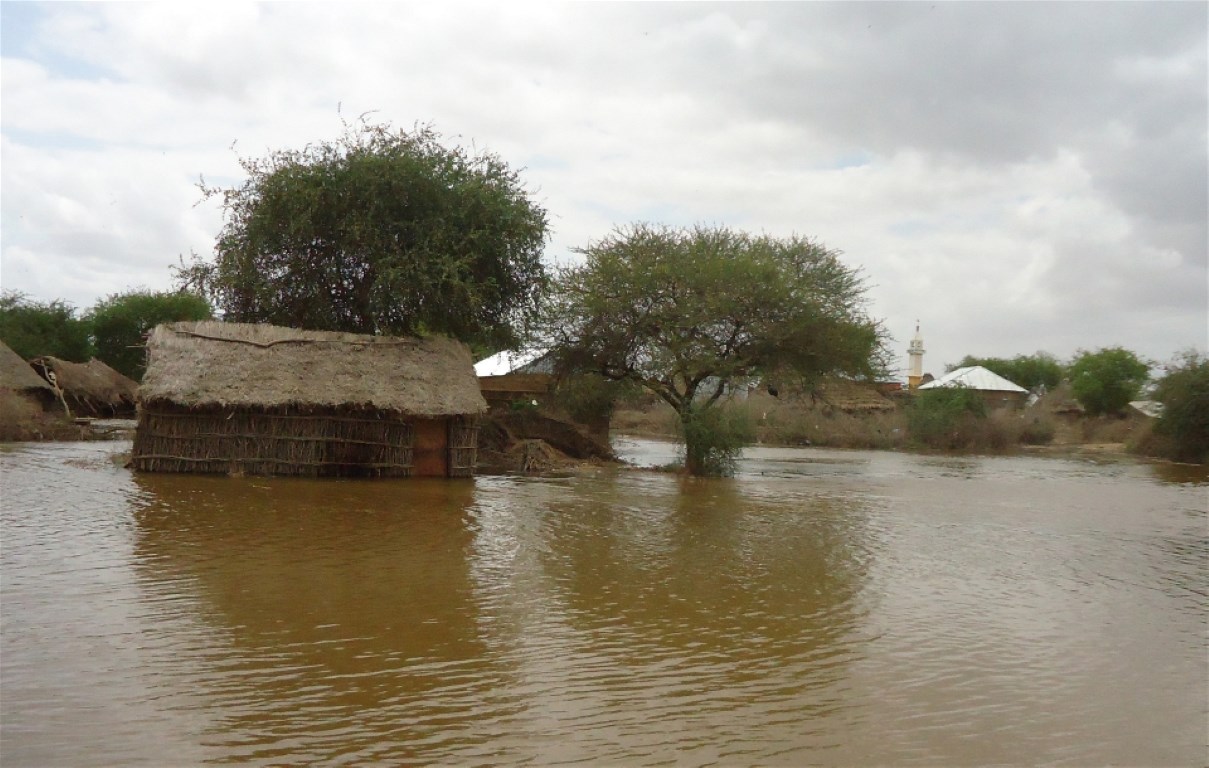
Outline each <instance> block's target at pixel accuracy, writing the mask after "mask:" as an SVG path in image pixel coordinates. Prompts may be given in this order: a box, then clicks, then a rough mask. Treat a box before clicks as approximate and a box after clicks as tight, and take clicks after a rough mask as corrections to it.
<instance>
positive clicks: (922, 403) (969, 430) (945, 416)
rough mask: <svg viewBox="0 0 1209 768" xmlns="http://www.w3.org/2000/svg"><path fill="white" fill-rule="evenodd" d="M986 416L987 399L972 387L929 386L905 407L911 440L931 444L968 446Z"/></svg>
mask: <svg viewBox="0 0 1209 768" xmlns="http://www.w3.org/2000/svg"><path fill="white" fill-rule="evenodd" d="M986 416H987V406H986V401H984V400H983V399H982V397H981V396H980V395H979V394H978V393H977V392H975V391H974V390H972V389H966V388H964V387H945V388H942V389H929V390H925V391H923V392H919V393H918V394H917V395H916V397H915V400H914V402H912V403H911V405H910V407H909V408H908V409H907V430H908V432H909V434H910V435H911V439H912V440H913V441H914V442H917V443H920V444H922V445H926V446H928V447H930V448H948V449H956V448H970V447H974V444H975V443H976V442H977V439H976V433H977V432H979V431H980V430H979V426H980V422H984V421H986Z"/></svg>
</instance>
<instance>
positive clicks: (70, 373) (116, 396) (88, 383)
mask: <svg viewBox="0 0 1209 768" xmlns="http://www.w3.org/2000/svg"><path fill="white" fill-rule="evenodd" d="M29 364H30V366H31V367H32V369H33V370H34V371H37V372H38V373H39V374H41V375H42V377H47V376H48V374H49V373H52V372H53V373H54V375H55V382H56V383H57V384H58V385H59V388H60V389H62V390H63V393H64V394H66V395H67V396H68V397H69V398H71V399H72V400H73V401H74V402H75V404H76V405H77V406H80V407H83V408H85V409H86V410H89V411H93V412H95V413H97V414H104V413H119V412H122V411H133V410H134V402H135V396H136V394H137V393H138V388H139V385H138V382H136V381H134V380H133V379H129V378H126V377H125V376H123V375H122V374H120V373H118V372H117V371H115V370H114V369H112V368H110V367H109V366H108V365H106V364H105V363H103V362H101V361H100V360H97V359H96V358H93V359H92V360H89V361H88V362H87V363H72V362H68V361H67V360H60V359H59V358H57V357H50V356H45V357H35V358H34V359H33V360H30V361H29Z"/></svg>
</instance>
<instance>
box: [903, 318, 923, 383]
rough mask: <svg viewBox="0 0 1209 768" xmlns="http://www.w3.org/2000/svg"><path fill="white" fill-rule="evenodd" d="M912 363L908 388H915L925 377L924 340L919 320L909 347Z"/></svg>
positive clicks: (908, 374) (908, 372)
mask: <svg viewBox="0 0 1209 768" xmlns="http://www.w3.org/2000/svg"><path fill="white" fill-rule="evenodd" d="M907 357H908V358H909V359H910V361H911V362H910V364H909V365H908V367H907V389H915V388H916V387H918V386H919V382H920V380H921V379H922V378H923V377H924V340H923V337H922V336H920V335H919V321H918V320H916V321H915V338H913V339H911V344H910V345H909V346H908V347H907Z"/></svg>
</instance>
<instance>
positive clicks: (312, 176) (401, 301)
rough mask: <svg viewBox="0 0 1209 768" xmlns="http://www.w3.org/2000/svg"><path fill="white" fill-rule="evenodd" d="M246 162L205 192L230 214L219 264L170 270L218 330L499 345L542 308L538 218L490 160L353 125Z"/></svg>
mask: <svg viewBox="0 0 1209 768" xmlns="http://www.w3.org/2000/svg"><path fill="white" fill-rule="evenodd" d="M241 164H242V166H243V169H244V171H245V172H246V173H247V174H248V179H247V180H246V181H245V182H244V183H243V184H242V185H240V186H237V187H233V188H228V189H220V188H206V187H204V185H203V190H204V191H205V193H206V194H207V195H209V196H217V197H219V198H220V199H221V202H222V206H223V211H224V215H225V223H224V226H223V229H222V231H221V232H220V233H219V236H218V241H217V244H216V246H215V260H214V261H213V262H206V261H203V260H200V259H198V258H196V257H195V258H194V260H193V262H192V263H191V264H189V265H186V266H184V267H183V268H182V269H180V270H179V271H178V280H179V282H180V284H182V285H184V286H192V287H196V288H198V289H200V290H201V291H203V292H204V294H205V295H207V296H208V297H209V298H211V299H212V300H213V302H214V304H215V306H216V308H218V309H220V310H221V311H222V314H223V318H224V319H226V320H231V321H240V322H268V323H275V324H278V325H287V326H293V327H297V328H308V329H314V330H334V331H349V332H355V333H371V334H374V333H391V334H413V333H425V332H439V333H446V334H449V335H451V336H454V337H456V338H460V339H462V340H463V341H466V342H468V343H477V344H481V345H483V346H493V347H495V348H499V347H506V346H511V345H514V344H515V342H516V341H517V336H518V333H517V328H518V326H519V325H521V324H523V322H525V321H526V320H527V319H528V318H529V317H531V316H532V314H533V313H534V312H535V311H536V309H537V306H538V302H539V300H540V298H541V293H542V290H543V288H544V285H545V281H546V272H545V268H544V267H543V265H542V261H541V255H542V250H543V248H544V246H545V242H546V212H545V210H544V209H543V208H541V207H540V206H539V205H537V204H536V203H535V202H534V201H533V200H532V199H531V197H530V196H529V194H528V193H527V192H526V190H525V189H524V187H523V185H522V184H521V181H520V178H519V175H518V173H517V172H516V171H514V170H512V169H510V168H509V167H508V165H507V164H505V163H504V162H503V161H502V160H501V159H500V158H499V157H497V156H496V155H494V154H490V153H486V152H484V153H480V154H473V155H472V154H470V153H468V152H467V151H466V150H464V149H462V148H459V147H454V148H449V147H445V146H443V145H442V144H441V137H440V136H439V134H437V133H436V132H435V131H434V130H432V129H431V128H429V127H417V128H416V129H415V130H413V131H412V132H402V131H397V130H394V129H392V128H391V127H390V126H387V125H377V124H368V123H365V122H361V123H357V124H355V125H352V126H348V125H346V127H345V132H344V135H343V136H342V137H341V138H340V139H339V140H337V141H334V142H324V143H319V144H312V145H309V146H307V147H306V148H305V149H302V150H297V151H293V150H290V151H277V152H273V153H272V154H270V155H268V156H267V157H264V158H259V159H243V160H241Z"/></svg>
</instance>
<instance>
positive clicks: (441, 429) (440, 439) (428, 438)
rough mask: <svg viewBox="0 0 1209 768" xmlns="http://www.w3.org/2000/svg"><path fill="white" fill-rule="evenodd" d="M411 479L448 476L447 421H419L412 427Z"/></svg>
mask: <svg viewBox="0 0 1209 768" xmlns="http://www.w3.org/2000/svg"><path fill="white" fill-rule="evenodd" d="M413 430H414V437H413V442H412V459H411V474H412V477H445V476H447V475H448V474H449V424H448V420H447V419H419V420H417V421H416V422H415V424H414V426H413Z"/></svg>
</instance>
